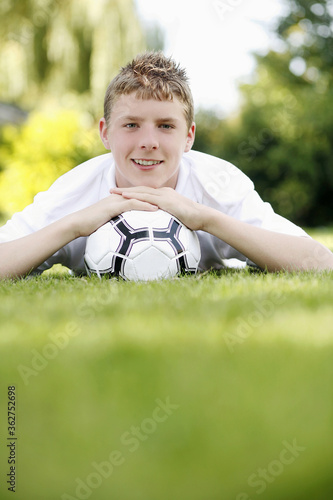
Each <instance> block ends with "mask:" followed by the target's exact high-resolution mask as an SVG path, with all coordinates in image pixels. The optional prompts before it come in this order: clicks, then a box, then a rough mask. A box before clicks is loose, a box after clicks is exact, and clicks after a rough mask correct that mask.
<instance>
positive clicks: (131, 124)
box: [125, 123, 137, 128]
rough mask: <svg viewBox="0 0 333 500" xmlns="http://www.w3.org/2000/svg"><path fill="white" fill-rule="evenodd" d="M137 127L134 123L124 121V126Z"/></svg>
mask: <svg viewBox="0 0 333 500" xmlns="http://www.w3.org/2000/svg"><path fill="white" fill-rule="evenodd" d="M135 127H137V124H136V123H126V125H125V128H135Z"/></svg>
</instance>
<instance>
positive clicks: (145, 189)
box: [110, 186, 158, 194]
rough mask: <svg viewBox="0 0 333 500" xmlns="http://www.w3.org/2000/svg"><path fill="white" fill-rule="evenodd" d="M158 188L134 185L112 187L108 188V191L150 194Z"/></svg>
mask: <svg viewBox="0 0 333 500" xmlns="http://www.w3.org/2000/svg"><path fill="white" fill-rule="evenodd" d="M157 192H158V190H157V189H155V188H150V187H147V186H134V187H129V188H118V187H116V188H112V189H110V193H115V194H123V193H150V194H154V193H156V194H157Z"/></svg>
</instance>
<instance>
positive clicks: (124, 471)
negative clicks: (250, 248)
mask: <svg viewBox="0 0 333 500" xmlns="http://www.w3.org/2000/svg"><path fill="white" fill-rule="evenodd" d="M316 237H318V238H319V239H321V240H322V241H324V242H325V243H326V244H327V245H328V246H330V248H332V247H333V245H330V244H329V243H328V242H329V241H332V232H327V233H325V231H321V232H317V233H316ZM325 238H326V240H324V239H325ZM330 238H331V239H330ZM332 277H333V274H332V273H320V274H314V273H303V274H298V275H297V274H291V273H289V274H288V273H279V274H275V275H271V274H265V273H260V272H249V271H248V270H241V271H235V270H228V271H225V272H222V273H220V274H214V273H208V274H205V275H202V276H197V277H185V278H180V279H175V280H172V281H168V282H167V281H164V282H158V283H145V284H143V283H124V282H118V281H114V280H111V281H107V280H102V281H99V280H98V279H88V278H86V279H85V278H72V277H68V276H67V275H65V274H62V273H60V272H58V271H57V270H53V271H52V272H50V273H48V274H44V275H43V276H41V277H39V278H32V279H27V280H20V281H16V282H10V281H8V282H2V283H0V319H1V324H0V329H1V332H0V343H1V363H0V380H1V384H0V391H1V392H0V402H1V406H0V498H1V499H7V498H8V499H9V498H15V499H17V500H55V499H59V500H60V499H62V500H68V499H71V500H73V499H74V498H75V499H86V498H91V499H96V500H109V499H115V500H250V499H251V500H253V499H256V498H261V499H269V500H328V499H330V498H332V497H333V496H332V495H333V476H332V466H333V432H332V428H333V397H332V392H333V390H332V387H333V308H332V302H333V300H332V299H333V283H332ZM13 385H15V387H16V405H17V407H16V413H17V414H16V436H17V441H16V442H15V452H16V459H17V463H16V494H15V495H13V494H12V492H9V491H7V486H8V485H7V484H6V481H7V477H6V474H7V473H8V472H9V464H8V463H7V460H8V455H9V452H10V448H9V447H7V446H6V445H7V444H8V443H10V441H9V440H7V437H8V432H7V387H8V386H13Z"/></svg>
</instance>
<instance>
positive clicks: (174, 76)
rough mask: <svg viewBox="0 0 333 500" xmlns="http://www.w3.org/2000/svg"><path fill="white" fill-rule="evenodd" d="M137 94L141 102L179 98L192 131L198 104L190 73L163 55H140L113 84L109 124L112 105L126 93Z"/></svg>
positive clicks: (109, 92) (107, 111)
mask: <svg viewBox="0 0 333 500" xmlns="http://www.w3.org/2000/svg"><path fill="white" fill-rule="evenodd" d="M132 92H134V93H135V94H136V97H137V98H139V99H156V100H159V101H163V100H170V101H172V99H173V96H176V97H177V98H178V99H179V100H180V102H181V103H182V104H183V106H184V113H185V119H186V124H187V126H188V129H189V128H190V127H191V125H192V122H193V119H194V105H193V98H192V93H191V90H190V87H189V85H188V78H187V76H186V71H185V70H184V69H183V68H180V67H179V64H176V63H175V61H174V60H173V59H171V58H168V57H166V56H165V55H164V54H163V53H162V52H146V53H144V54H139V55H138V56H136V58H135V59H133V61H132V62H131V63H129V64H128V65H127V66H125V67H123V68H121V70H120V72H119V73H118V75H117V76H116V77H115V78H114V79H113V80H112V81H111V83H110V84H109V86H108V88H107V90H106V93H105V99H104V118H105V120H106V123H107V124H108V123H109V119H110V115H111V110H112V106H113V105H114V104H115V102H116V100H117V99H118V98H119V97H120V96H121V95H123V94H131V93H132Z"/></svg>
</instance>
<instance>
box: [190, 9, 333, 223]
mask: <svg viewBox="0 0 333 500" xmlns="http://www.w3.org/2000/svg"><path fill="white" fill-rule="evenodd" d="M286 4H287V5H288V6H289V13H288V14H287V15H286V16H285V17H283V18H282V19H280V20H279V22H278V24H277V27H276V34H277V35H278V37H279V39H280V44H279V51H273V50H271V51H270V52H269V53H268V54H267V55H264V56H259V55H257V56H256V59H257V68H256V72H255V79H254V81H253V83H251V84H246V85H243V86H242V87H241V91H242V95H243V102H244V104H243V106H242V109H241V111H240V114H239V116H238V117H237V118H236V119H233V121H231V120H230V119H227V120H226V121H224V122H222V123H220V124H219V125H218V129H219V134H220V143H219V144H218V143H217V142H215V144H214V146H211V147H214V148H215V150H214V154H219V155H220V156H222V157H224V158H226V159H228V160H229V161H232V162H234V163H235V164H236V165H238V166H239V167H240V168H241V169H242V170H243V171H244V172H246V173H247V174H248V175H249V176H250V177H251V179H253V180H254V182H255V185H256V188H257V190H258V191H259V193H260V194H261V196H262V197H263V198H264V199H265V200H267V201H270V202H271V203H272V205H273V207H274V208H275V209H276V211H277V212H278V213H280V214H281V215H284V216H286V217H288V218H290V219H292V220H293V221H295V222H297V223H299V224H303V225H319V224H322V225H323V224H331V223H332V201H331V200H332V194H333V168H332V158H333V90H332V89H333V86H332V83H333V82H332V79H333V72H332V67H333V50H332V49H333V36H332V22H333V19H332V15H333V2H331V1H326V0H320V1H311V0H289V1H288V2H286ZM207 120H208V121H209V120H210V121H211V120H212V118H210V117H207V116H206V124H207ZM200 125H201V124H200V123H199V127H198V141H199V142H200ZM215 128H216V126H215ZM213 135H214V134H213ZM215 135H216V134H215Z"/></svg>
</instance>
